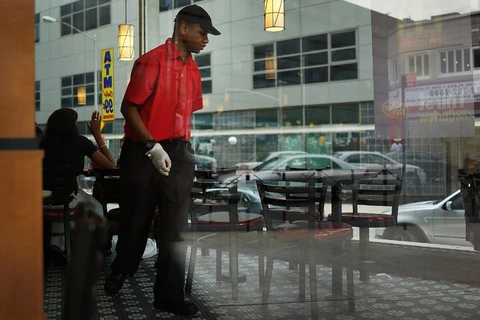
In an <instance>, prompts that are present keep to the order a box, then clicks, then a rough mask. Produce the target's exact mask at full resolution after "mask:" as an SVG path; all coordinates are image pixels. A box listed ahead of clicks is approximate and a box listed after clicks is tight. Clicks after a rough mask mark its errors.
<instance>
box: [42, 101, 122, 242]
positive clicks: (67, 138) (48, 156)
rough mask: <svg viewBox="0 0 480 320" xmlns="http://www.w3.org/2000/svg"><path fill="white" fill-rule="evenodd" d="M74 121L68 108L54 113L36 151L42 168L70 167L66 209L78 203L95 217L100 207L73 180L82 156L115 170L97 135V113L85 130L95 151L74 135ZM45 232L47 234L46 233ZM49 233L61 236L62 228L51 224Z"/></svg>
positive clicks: (57, 239)
mask: <svg viewBox="0 0 480 320" xmlns="http://www.w3.org/2000/svg"><path fill="white" fill-rule="evenodd" d="M77 119H78V114H77V112H76V111H75V110H73V109H68V108H62V109H58V110H56V111H54V112H53V113H52V114H51V115H50V117H49V118H48V121H47V127H46V130H45V137H44V139H43V140H42V141H41V143H40V148H41V149H43V150H44V151H45V156H44V159H43V167H44V168H55V167H63V166H66V165H70V166H71V168H72V172H73V176H72V181H71V185H72V186H73V187H72V191H71V192H72V200H71V202H70V204H69V206H70V208H75V207H77V206H78V204H79V203H85V205H87V206H90V208H89V209H91V210H93V211H94V212H96V213H98V214H103V210H102V206H101V204H100V203H99V202H98V201H97V200H95V199H94V198H93V197H92V196H90V195H88V194H87V193H85V192H84V191H83V190H82V189H80V188H78V184H77V176H79V175H81V174H82V173H83V169H84V161H85V156H87V157H89V158H90V159H91V160H92V161H94V162H95V163H96V164H97V166H99V167H101V168H115V160H114V159H113V157H112V154H111V153H110V150H108V148H107V146H106V145H105V142H104V140H103V138H102V135H101V134H100V123H101V120H102V119H101V115H100V114H99V112H98V111H94V112H93V113H92V118H91V121H88V122H87V127H88V129H89V131H90V133H91V134H92V135H93V137H94V138H95V141H96V143H97V145H98V146H99V148H98V149H97V147H96V146H95V145H94V143H93V142H92V141H90V140H89V139H88V138H87V137H85V136H82V135H80V134H79V133H78V124H77ZM52 205H56V204H55V203H54V204H52ZM46 231H47V232H48V231H49V230H46ZM52 231H54V232H62V231H63V224H62V223H58V224H57V223H55V224H54V225H53V229H52ZM63 243H64V242H63V239H62V237H53V238H52V245H53V246H55V247H56V249H58V248H62V247H63Z"/></svg>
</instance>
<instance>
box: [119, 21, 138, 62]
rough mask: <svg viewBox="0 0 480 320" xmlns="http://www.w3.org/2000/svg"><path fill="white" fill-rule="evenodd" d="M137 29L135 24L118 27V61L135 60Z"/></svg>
mask: <svg viewBox="0 0 480 320" xmlns="http://www.w3.org/2000/svg"><path fill="white" fill-rule="evenodd" d="M134 43H135V28H134V26H133V24H120V25H118V60H121V61H130V60H133V59H134V55H135V50H134V46H133V45H134Z"/></svg>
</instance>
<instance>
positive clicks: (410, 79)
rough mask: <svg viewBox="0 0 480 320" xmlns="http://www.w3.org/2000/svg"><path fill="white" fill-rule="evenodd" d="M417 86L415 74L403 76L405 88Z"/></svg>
mask: <svg viewBox="0 0 480 320" xmlns="http://www.w3.org/2000/svg"><path fill="white" fill-rule="evenodd" d="M416 86H417V74H416V73H415V72H414V73H407V74H406V75H405V88H413V87H416Z"/></svg>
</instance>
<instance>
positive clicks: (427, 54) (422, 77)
mask: <svg viewBox="0 0 480 320" xmlns="http://www.w3.org/2000/svg"><path fill="white" fill-rule="evenodd" d="M418 56H421V57H422V66H423V70H425V57H428V75H420V76H419V75H418V72H417V71H418V68H417V57H418ZM410 57H414V59H413V61H414V63H415V66H414V69H415V71H413V72H412V71H411V70H410V61H409V59H410ZM431 67H432V59H430V50H426V51H418V52H412V53H408V54H407V55H406V56H405V74H409V73H415V74H416V77H417V80H426V79H430V78H431V76H432V68H431Z"/></svg>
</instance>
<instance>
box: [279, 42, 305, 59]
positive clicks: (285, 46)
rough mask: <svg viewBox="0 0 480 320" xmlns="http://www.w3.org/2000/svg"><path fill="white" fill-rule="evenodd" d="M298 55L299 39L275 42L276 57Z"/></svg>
mask: <svg viewBox="0 0 480 320" xmlns="http://www.w3.org/2000/svg"><path fill="white" fill-rule="evenodd" d="M295 53H300V39H292V40H285V41H279V42H277V56H284V55H289V54H295Z"/></svg>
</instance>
